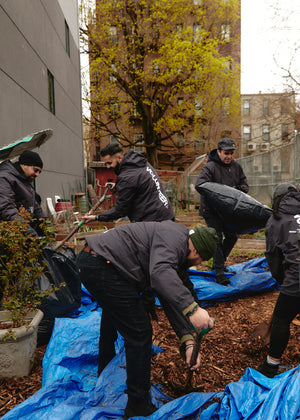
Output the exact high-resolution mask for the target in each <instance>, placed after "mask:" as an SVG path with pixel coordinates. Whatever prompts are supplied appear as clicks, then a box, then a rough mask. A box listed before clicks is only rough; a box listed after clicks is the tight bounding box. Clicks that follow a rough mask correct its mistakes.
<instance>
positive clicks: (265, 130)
mask: <svg viewBox="0 0 300 420" xmlns="http://www.w3.org/2000/svg"><path fill="white" fill-rule="evenodd" d="M262 139H263V141H270V126H269V124H264V125H263V126H262Z"/></svg>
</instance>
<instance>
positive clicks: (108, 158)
mask: <svg viewBox="0 0 300 420" xmlns="http://www.w3.org/2000/svg"><path fill="white" fill-rule="evenodd" d="M101 157H102V159H103V161H104V162H105V164H106V166H107V168H112V169H113V170H114V172H115V173H116V174H117V180H116V185H115V188H116V194H117V199H116V203H115V206H114V207H113V208H111V209H109V210H107V211H105V212H104V213H102V214H99V215H97V216H95V215H86V216H83V217H82V218H83V220H84V221H86V222H90V221H93V220H96V221H109V220H116V219H119V218H120V217H125V216H127V217H128V218H129V220H130V221H131V222H140V221H154V222H161V221H162V220H174V219H175V216H174V212H173V209H172V206H171V203H170V200H169V198H168V196H167V194H166V193H165V190H164V187H163V185H162V183H161V181H160V179H159V176H158V175H157V173H156V171H155V169H154V168H153V167H152V166H151V165H150V164H149V162H148V161H147V159H146V158H145V157H144V156H143V155H142V154H141V153H137V152H135V151H134V150H129V151H128V152H127V153H125V154H124V152H123V150H122V148H121V147H120V145H119V144H109V145H107V146H106V147H104V148H103V149H102V150H101ZM184 281H185V284H186V285H187V287H189V288H191V287H192V286H191V284H190V281H189V279H188V277H185V280H184ZM143 302H144V305H145V307H147V308H148V311H149V313H151V315H152V318H153V319H156V314H155V297H154V293H153V291H152V290H151V289H150V288H149V289H146V290H144V293H143ZM108 332H110V335H111V346H112V347H113V346H114V341H115V337H116V331H115V329H114V327H113V326H112V325H110V323H109V320H108V319H106V314H105V312H104V313H103V315H102V319H101V325H100V341H99V365H98V374H100V373H101V372H102V370H103V367H104V366H105V359H106V356H105V355H104V352H105V350H104V348H103V341H102V337H103V336H104V334H105V335H106V336H107V335H108ZM107 340H108V339H107Z"/></svg>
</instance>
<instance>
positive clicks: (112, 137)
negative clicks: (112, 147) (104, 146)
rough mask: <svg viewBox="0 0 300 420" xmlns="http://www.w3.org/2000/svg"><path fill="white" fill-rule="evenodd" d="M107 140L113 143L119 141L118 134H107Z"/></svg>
mask: <svg viewBox="0 0 300 420" xmlns="http://www.w3.org/2000/svg"><path fill="white" fill-rule="evenodd" d="M109 142H110V144H115V143H118V144H119V143H120V142H119V136H118V135H117V134H111V135H110V136H109Z"/></svg>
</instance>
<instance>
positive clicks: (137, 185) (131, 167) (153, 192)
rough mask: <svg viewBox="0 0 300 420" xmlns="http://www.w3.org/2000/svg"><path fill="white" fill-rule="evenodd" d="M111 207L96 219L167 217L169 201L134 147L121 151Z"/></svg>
mask: <svg viewBox="0 0 300 420" xmlns="http://www.w3.org/2000/svg"><path fill="white" fill-rule="evenodd" d="M116 193H117V198H116V203H115V207H113V208H112V209H110V210H107V211H105V212H104V213H102V214H101V215H99V216H98V217H97V220H103V221H109V220H115V219H119V218H120V217H125V216H127V217H128V218H129V219H130V221H131V222H139V221H157V222H160V221H162V220H171V219H173V218H174V213H173V210H172V207H171V203H170V201H169V199H168V196H167V195H166V193H165V190H164V188H163V186H162V183H161V181H160V179H159V177H158V175H157V173H156V172H155V169H154V168H153V167H152V166H151V165H150V164H149V163H148V162H147V159H146V158H145V157H144V156H143V155H142V154H140V153H137V152H135V151H134V150H129V151H128V152H127V153H125V155H124V157H123V159H122V161H121V163H120V169H119V173H118V177H117V181H116Z"/></svg>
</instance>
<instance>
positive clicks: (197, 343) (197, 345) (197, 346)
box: [191, 318, 215, 366]
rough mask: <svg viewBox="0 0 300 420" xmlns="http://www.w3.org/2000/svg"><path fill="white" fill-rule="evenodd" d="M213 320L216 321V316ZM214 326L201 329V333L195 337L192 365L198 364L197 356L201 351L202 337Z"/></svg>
mask: <svg viewBox="0 0 300 420" xmlns="http://www.w3.org/2000/svg"><path fill="white" fill-rule="evenodd" d="M213 321H214V322H215V320H214V318H213ZM211 329H212V328H209V327H208V328H204V329H203V330H201V331H200V333H199V334H197V335H196V339H195V345H194V348H193V353H192V356H191V366H194V365H195V364H196V361H197V357H198V353H199V351H200V345H201V341H202V338H203V337H204V335H205V334H207V333H208V332H209V331H210V330H211Z"/></svg>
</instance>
